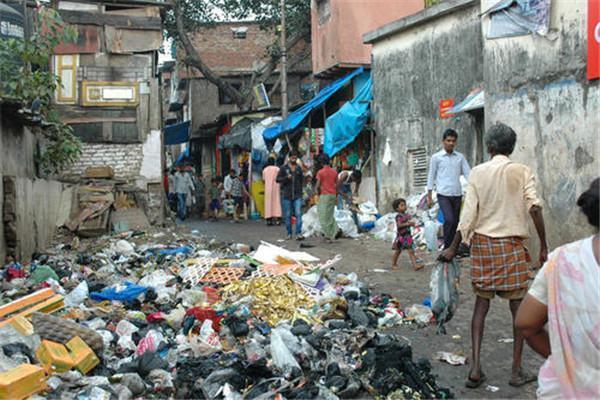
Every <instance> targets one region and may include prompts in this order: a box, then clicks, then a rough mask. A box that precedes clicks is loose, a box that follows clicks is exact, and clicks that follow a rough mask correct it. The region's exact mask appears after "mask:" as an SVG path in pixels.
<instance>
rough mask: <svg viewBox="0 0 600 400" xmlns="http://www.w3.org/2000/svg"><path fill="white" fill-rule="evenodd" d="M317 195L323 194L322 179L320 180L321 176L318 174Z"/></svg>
mask: <svg viewBox="0 0 600 400" xmlns="http://www.w3.org/2000/svg"><path fill="white" fill-rule="evenodd" d="M315 193H317V194H319V195H320V194H321V179H319V174H317V185H316V186H315Z"/></svg>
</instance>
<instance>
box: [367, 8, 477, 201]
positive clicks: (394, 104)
mask: <svg viewBox="0 0 600 400" xmlns="http://www.w3.org/2000/svg"><path fill="white" fill-rule="evenodd" d="M478 6H479V4H478V2H470V3H469V5H468V7H467V8H462V9H460V10H458V11H456V12H454V13H452V14H446V15H442V16H440V17H439V18H438V17H436V18H433V19H429V20H427V21H424V22H423V23H419V24H416V25H414V26H412V27H408V29H406V30H403V31H401V32H398V33H396V34H393V35H390V36H388V37H387V38H385V39H383V40H381V41H377V42H376V43H375V45H374V47H373V65H372V74H373V95H374V116H375V121H376V131H377V152H378V156H377V159H378V163H377V171H378V172H377V175H378V176H377V177H378V180H379V184H380V185H379V208H380V209H381V210H384V211H389V210H391V202H392V201H393V199H394V198H397V197H400V196H408V195H409V194H411V186H412V182H411V178H410V176H411V174H410V168H409V154H408V152H409V151H410V150H413V149H418V148H423V147H424V148H425V149H426V152H427V155H428V158H427V162H429V158H430V156H431V154H433V153H434V152H436V151H438V150H440V149H441V136H442V132H443V130H444V129H446V128H449V127H451V128H454V129H456V130H457V131H458V133H459V140H458V142H459V144H458V150H459V151H460V152H462V153H463V154H464V155H465V157H466V158H467V159H468V160H469V162H470V163H471V164H472V163H473V161H474V159H475V154H476V148H475V143H476V140H475V136H476V129H475V119H474V118H473V117H471V116H469V115H466V114H464V115H460V116H457V117H456V118H452V119H441V118H440V116H439V103H440V100H442V99H447V98H451V99H456V100H458V101H460V100H462V99H463V98H464V97H466V95H467V93H468V92H469V91H470V90H471V89H473V88H474V87H478V86H481V84H482V80H483V66H482V60H481V52H482V40H481V25H480V23H479V19H478V17H477V14H478V13H479V7H478ZM432 9H433V7H432ZM388 140H389V145H390V149H391V153H392V157H393V161H392V162H391V163H390V164H388V165H383V164H382V162H381V160H382V158H383V153H384V150H385V146H386V142H388Z"/></svg>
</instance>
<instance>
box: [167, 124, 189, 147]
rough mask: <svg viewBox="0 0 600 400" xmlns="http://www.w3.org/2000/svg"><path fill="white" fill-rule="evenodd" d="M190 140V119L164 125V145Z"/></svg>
mask: <svg viewBox="0 0 600 400" xmlns="http://www.w3.org/2000/svg"><path fill="white" fill-rule="evenodd" d="M188 140H190V121H184V122H180V123H178V124H173V125H167V126H166V127H165V145H172V144H180V143H185V142H187V141H188Z"/></svg>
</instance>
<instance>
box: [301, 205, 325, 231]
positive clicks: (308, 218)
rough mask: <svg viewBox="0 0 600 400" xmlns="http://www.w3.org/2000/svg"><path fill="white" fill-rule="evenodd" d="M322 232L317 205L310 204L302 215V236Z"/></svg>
mask: <svg viewBox="0 0 600 400" xmlns="http://www.w3.org/2000/svg"><path fill="white" fill-rule="evenodd" d="M320 233H322V229H321V222H319V211H318V209H317V206H312V207H311V208H310V209H309V210H308V211H307V212H306V213H304V214H303V215H302V236H304V237H311V236H313V235H318V234H320Z"/></svg>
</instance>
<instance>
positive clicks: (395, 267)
mask: <svg viewBox="0 0 600 400" xmlns="http://www.w3.org/2000/svg"><path fill="white" fill-rule="evenodd" d="M391 270H392V271H399V270H400V268H398V265H397V264H392V269H391Z"/></svg>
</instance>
